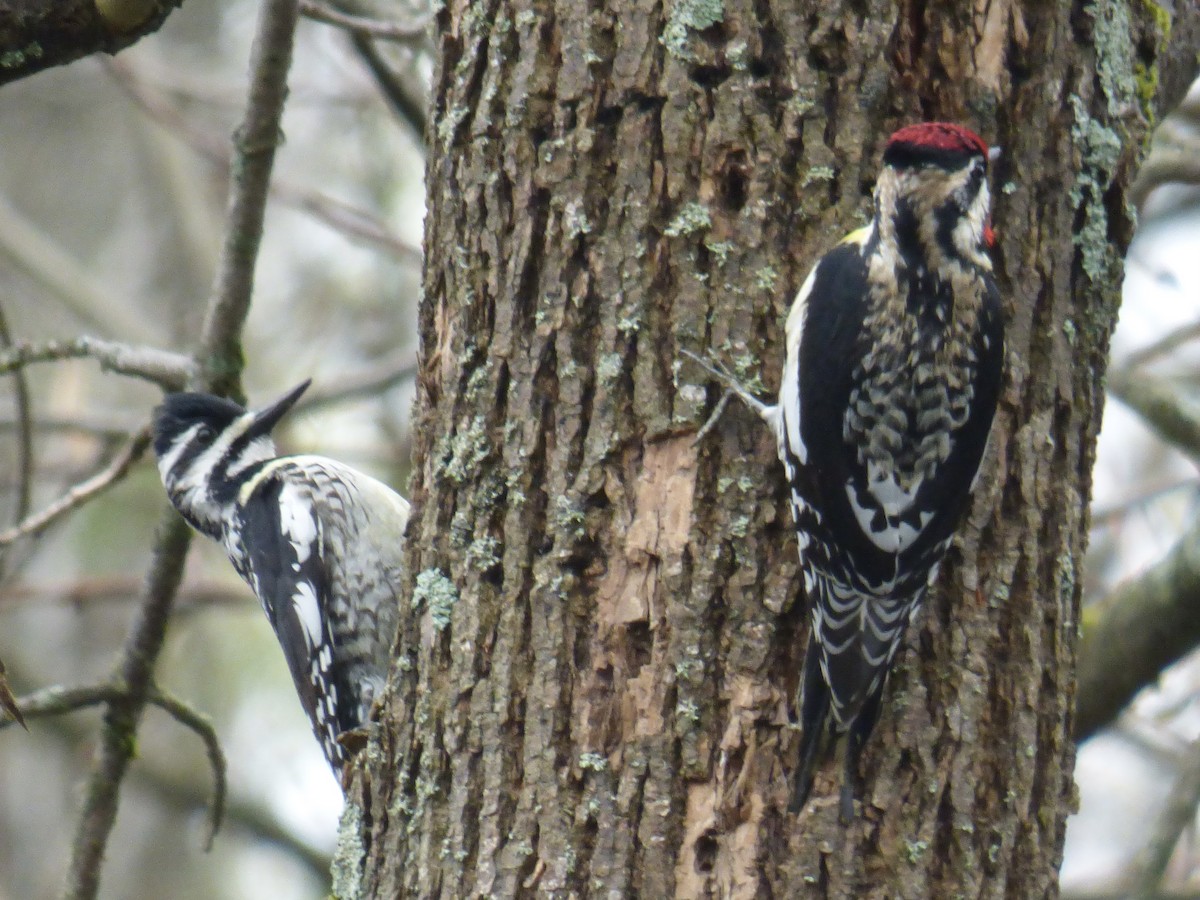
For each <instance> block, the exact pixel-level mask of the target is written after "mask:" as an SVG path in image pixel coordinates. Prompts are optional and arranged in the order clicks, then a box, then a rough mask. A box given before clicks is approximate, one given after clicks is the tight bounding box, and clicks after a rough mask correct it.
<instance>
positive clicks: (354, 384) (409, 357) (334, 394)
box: [298, 350, 417, 412]
mask: <svg viewBox="0 0 1200 900" xmlns="http://www.w3.org/2000/svg"><path fill="white" fill-rule="evenodd" d="M416 375H417V358H416V356H415V355H414V354H413V353H411V352H410V351H407V350H406V351H403V352H400V353H394V354H392V355H391V356H388V357H386V358H385V359H382V360H380V361H379V362H378V363H377V364H376V365H374V366H371V367H370V368H368V369H363V370H362V371H361V372H355V373H351V374H350V375H347V376H346V377H345V378H343V379H341V380H340V381H339V382H338V383H337V384H334V385H331V386H330V387H329V388H327V389H325V390H320V391H314V392H313V393H312V395H311V396H310V397H306V398H305V399H304V400H301V401H300V403H299V404H298V411H303V412H312V411H313V410H316V409H325V408H327V407H330V406H335V405H337V404H338V403H344V402H345V401H347V400H352V399H354V398H356V397H370V396H374V395H376V394H378V393H380V392H381V391H385V390H387V389H388V388H392V387H395V386H396V385H397V384H400V383H401V382H404V381H410V380H411V379H413V378H415V377H416Z"/></svg>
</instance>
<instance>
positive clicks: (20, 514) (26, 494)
mask: <svg viewBox="0 0 1200 900" xmlns="http://www.w3.org/2000/svg"><path fill="white" fill-rule="evenodd" d="M0 344H3V345H4V346H5V347H10V348H11V347H12V346H13V338H12V332H10V331H9V329H8V318H7V317H6V316H5V315H4V309H3V308H2V307H0ZM12 377H13V388H14V391H13V395H14V397H15V398H16V406H17V479H18V487H17V504H16V506H15V507H14V508H13V524H16V523H18V522H20V521H21V520H22V519H24V518H25V517H26V516H27V515H29V505H30V502H31V498H32V494H33V423H32V414H31V411H30V402H29V381H28V379H26V377H25V373H24V372H23V371H21V370H14V371H13V373H12ZM0 559H2V557H0ZM2 572H3V566H2V565H0V573H2Z"/></svg>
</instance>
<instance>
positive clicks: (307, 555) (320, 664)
mask: <svg viewBox="0 0 1200 900" xmlns="http://www.w3.org/2000/svg"><path fill="white" fill-rule="evenodd" d="M241 515H242V517H243V522H242V534H243V540H244V542H245V546H246V550H247V555H248V557H249V568H250V572H249V574H250V582H251V585H252V587H253V588H254V592H255V593H256V594H257V595H258V598H259V600H260V601H261V602H262V605H263V609H264V610H265V611H266V613H267V618H268V619H269V620H270V622H271V626H272V627H273V628H274V629H275V635H276V637H277V638H278V639H279V645H280V647H282V648H283V655H284V658H285V659H286V660H287V664H288V669H289V670H290V671H291V673H292V680H293V681H294V682H295V685H296V693H297V694H298V695H299V697H300V703H301V705H302V706H303V707H304V711H305V712H306V713H308V716H309V719H310V720H311V722H312V726H313V732H314V733H315V734H316V736H317V739H318V740H319V741H320V742H321V746H322V748H323V749H324V750H325V755H326V756H327V757H328V758H329V761H330V762H331V763H332V764H333V765H334V766H335V768H336V767H338V766H339V765H340V763H341V759H342V751H341V746H340V745H339V744H338V743H337V736H338V735H339V734H340V733H341V732H342V731H343V730H345V729H346V728H347V727H353V724H354V723H346V722H342V721H340V720H339V718H338V717H339V712H341V711H345V710H346V709H347V708H349V707H350V706H351V705H352V704H346V703H339V691H346V690H349V686H348V685H344V684H339V683H338V681H339V679H338V677H337V672H336V670H335V668H334V665H333V662H334V660H333V653H334V648H333V644H332V640H331V636H330V627H329V621H328V619H327V616H326V615H325V611H326V609H327V608H328V592H329V589H330V573H329V571H328V569H327V566H326V561H325V555H324V532H323V528H322V524H321V520H320V517H319V516H318V515H317V514H316V512H315V508H314V505H313V502H312V491H311V489H310V486H309V485H307V484H305V483H304V482H303V480H300V479H297V478H295V477H289V476H288V475H286V474H284V473H283V472H281V471H275V472H272V473H271V474H270V475H269V476H268V477H264V478H262V479H259V480H258V482H257V484H256V485H255V487H254V489H253V490H252V492H251V493H250V495H249V497H247V498H246V501H245V503H244V504H243V506H242V509H241Z"/></svg>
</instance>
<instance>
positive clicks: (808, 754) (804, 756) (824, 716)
mask: <svg viewBox="0 0 1200 900" xmlns="http://www.w3.org/2000/svg"><path fill="white" fill-rule="evenodd" d="M800 690H801V694H802V699H801V701H800V728H801V735H800V765H799V768H798V769H797V770H796V780H795V791H794V792H793V794H792V803H791V806H790V807H789V808H790V809H791V811H792V812H794V813H798V812H799V811H800V810H801V809H803V808H804V803H805V801H807V800H808V794H809V791H811V790H812V782H813V766H814V765H815V764H816V761H817V752H818V751H819V750H820V749H821V738H822V737H823V736H824V734H825V732H826V731H827V730H828V729H827V728H826V723H827V722H828V721H829V686H828V685H827V684H826V683H825V677H824V675H822V673H821V651H820V648H819V647H818V646H817V642H816V638H815V636H813V635H810V636H809V638H808V649H807V650H806V651H805V653H804V681H803V683H802V685H801V688H800Z"/></svg>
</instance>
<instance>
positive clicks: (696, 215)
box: [663, 203, 712, 237]
mask: <svg viewBox="0 0 1200 900" xmlns="http://www.w3.org/2000/svg"><path fill="white" fill-rule="evenodd" d="M711 227H712V217H710V216H709V214H708V207H707V206H705V205H704V204H703V203H687V204H684V206H683V208H682V209H680V210H679V212H678V213H676V214H675V218H674V219H672V220H671V224H670V225H668V226H667V228H666V231H664V232H663V233H664V234H666V236H667V237H680V236H682V235H685V234H693V233H695V232H697V231H706V230H708V229H709V228H711Z"/></svg>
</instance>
